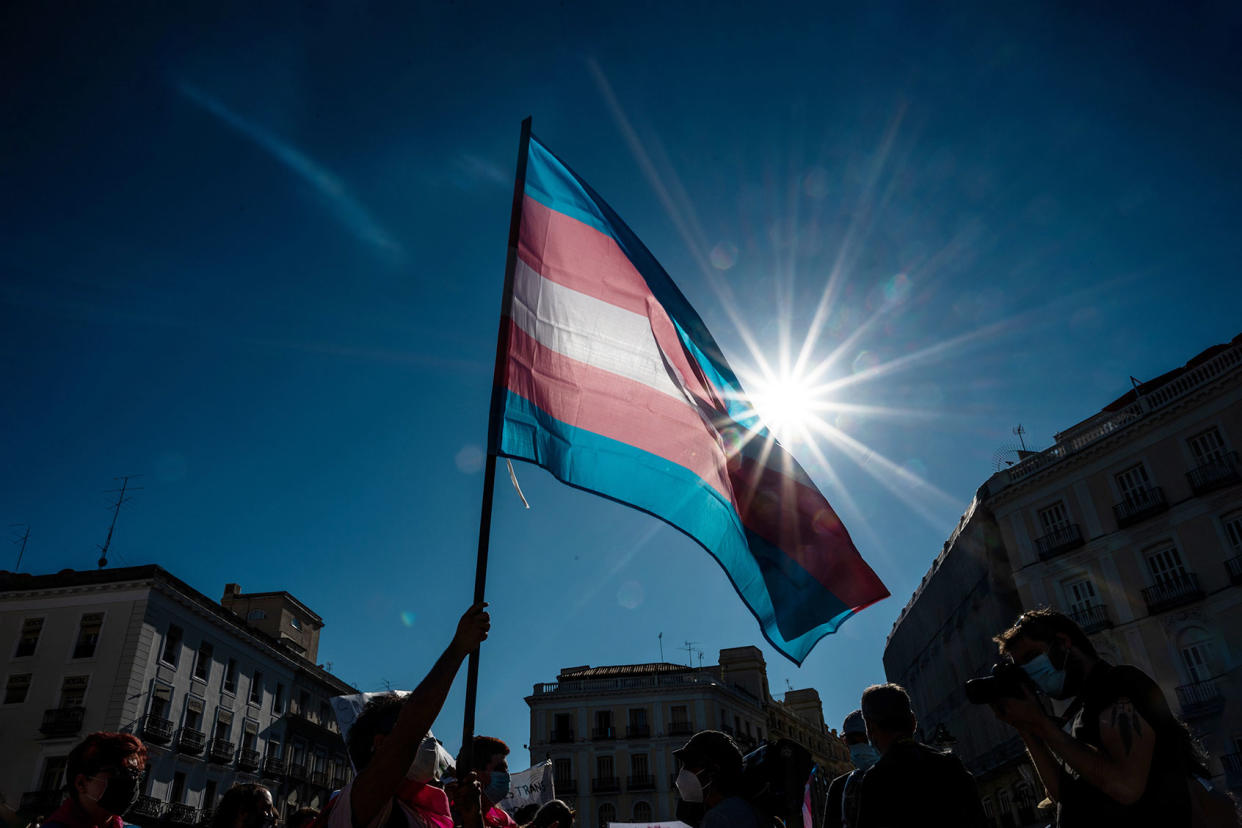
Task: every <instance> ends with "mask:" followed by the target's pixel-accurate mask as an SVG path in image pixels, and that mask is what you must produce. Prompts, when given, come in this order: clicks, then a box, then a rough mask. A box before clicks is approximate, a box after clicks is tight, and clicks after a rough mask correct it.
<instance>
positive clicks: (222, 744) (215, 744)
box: [207, 739, 237, 765]
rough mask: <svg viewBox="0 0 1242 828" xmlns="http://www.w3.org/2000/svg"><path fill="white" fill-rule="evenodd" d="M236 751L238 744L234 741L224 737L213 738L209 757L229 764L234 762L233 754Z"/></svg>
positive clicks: (208, 753)
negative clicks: (226, 739) (228, 740)
mask: <svg viewBox="0 0 1242 828" xmlns="http://www.w3.org/2000/svg"><path fill="white" fill-rule="evenodd" d="M236 752H237V745H235V744H233V743H232V742H227V741H225V740H224V739H212V740H211V747H210V748H208V749H207V758H209V759H210V760H211V761H213V762H219V763H220V764H222V765H229V764H232V762H233V754H235V753H236Z"/></svg>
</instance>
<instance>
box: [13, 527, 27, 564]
mask: <svg viewBox="0 0 1242 828" xmlns="http://www.w3.org/2000/svg"><path fill="white" fill-rule="evenodd" d="M14 526H25V527H26V534H24V535H22V537H21V540H14V541H13V544H14V545H15V546H16V545H17V544H19V543H20V544H21V545H22V548H21V549H19V550H18V552H17V566H15V567H13V571H14V572H21V570H22V555H25V554H26V541H28V540H29V539H30V524H29V523H10V524H9V528H10V529H12V528H13V527H14Z"/></svg>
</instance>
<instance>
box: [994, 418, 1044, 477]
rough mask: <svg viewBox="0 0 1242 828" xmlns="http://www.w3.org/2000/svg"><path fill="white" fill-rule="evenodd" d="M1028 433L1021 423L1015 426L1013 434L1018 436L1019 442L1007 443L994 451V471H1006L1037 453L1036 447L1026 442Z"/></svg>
mask: <svg viewBox="0 0 1242 828" xmlns="http://www.w3.org/2000/svg"><path fill="white" fill-rule="evenodd" d="M1026 435H1027V430H1026V429H1025V428H1023V427H1022V424H1021V423H1019V424H1018V425H1016V426H1014V427H1013V436H1015V437H1017V438H1018V442H1016V443H1005V444H1004V445H1002V446H1001V447H1000V448H998V449H997V450H996V451H994V452H992V471H1004V470H1005V469H1007V468H1009V467H1011V466H1016V465H1018V464H1019V463H1021V462H1022V461H1023V460H1025V459H1026V458H1027V457H1030V456H1031V455H1032V454H1035V447H1034V446H1028V445H1027V444H1026Z"/></svg>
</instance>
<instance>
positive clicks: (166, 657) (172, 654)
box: [160, 624, 185, 667]
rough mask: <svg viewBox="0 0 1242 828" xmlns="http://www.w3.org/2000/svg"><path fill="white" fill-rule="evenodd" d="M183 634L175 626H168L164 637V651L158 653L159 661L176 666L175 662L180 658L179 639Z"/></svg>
mask: <svg viewBox="0 0 1242 828" xmlns="http://www.w3.org/2000/svg"><path fill="white" fill-rule="evenodd" d="M184 634H185V633H184V631H183V630H182V629H181V628H180V627H178V626H177V625H176V624H169V625H168V634H167V635H166V636H164V649H163V650H162V651H160V661H162V662H164V663H165V664H171V665H172V666H174V667H176V666H177V660H178V659H179V658H180V657H181V637H182V636H183V635H184Z"/></svg>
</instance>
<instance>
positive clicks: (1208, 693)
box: [1177, 679, 1225, 719]
mask: <svg viewBox="0 0 1242 828" xmlns="http://www.w3.org/2000/svg"><path fill="white" fill-rule="evenodd" d="M1177 701H1178V704H1180V705H1181V706H1182V716H1183V717H1184V718H1186V719H1201V718H1203V717H1204V716H1212V715H1215V714H1217V713H1219V712H1220V711H1222V710H1224V709H1225V697H1224V695H1222V694H1221V692H1220V687H1219V686H1218V685H1217V683H1216V682H1215V681H1214V680H1212V679H1207V680H1206V681H1196V682H1195V683H1193V684H1183V685H1182V686H1181V687H1178V688H1177Z"/></svg>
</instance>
